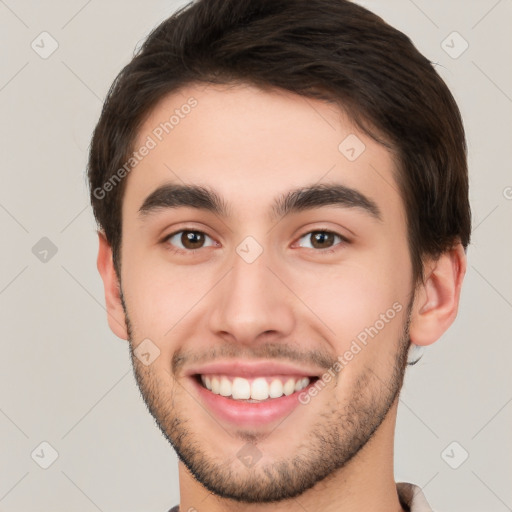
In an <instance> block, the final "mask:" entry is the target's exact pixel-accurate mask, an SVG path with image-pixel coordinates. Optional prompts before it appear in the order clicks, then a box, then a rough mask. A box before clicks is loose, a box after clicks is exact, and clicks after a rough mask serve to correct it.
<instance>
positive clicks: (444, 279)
mask: <svg viewBox="0 0 512 512" xmlns="http://www.w3.org/2000/svg"><path fill="white" fill-rule="evenodd" d="M465 273H466V254H465V252H464V248H463V247H462V245H461V244H460V243H458V244H456V245H455V246H454V247H453V248H452V249H450V250H449V251H447V252H445V253H443V254H442V255H441V256H440V257H439V258H438V259H437V260H435V261H429V262H428V263H427V264H426V265H425V281H424V282H423V283H422V284H420V285H419V286H418V288H417V289H416V294H415V298H414V305H413V308H412V312H411V324H410V329H409V334H410V339H411V343H413V344H415V345H420V346H422V345H430V344H431V343H434V342H435V341H437V340H438V339H439V338H440V337H441V335H442V334H443V333H444V332H445V331H446V330H447V329H448V327H450V325H451V324H452V323H453V321H454V320H455V317H456V316H457V311H458V308H459V300H460V292H461V287H462V281H463V279H464V275H465Z"/></svg>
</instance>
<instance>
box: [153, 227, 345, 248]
mask: <svg viewBox="0 0 512 512" xmlns="http://www.w3.org/2000/svg"><path fill="white" fill-rule="evenodd" d="M184 231H188V232H192V233H201V234H202V235H205V236H207V237H208V238H210V239H211V240H212V241H213V242H214V244H212V245H209V246H206V247H199V248H198V249H182V248H180V247H175V246H173V245H171V244H170V243H168V242H169V239H170V238H172V237H173V236H175V235H177V234H178V233H182V232H184ZM312 233H329V234H332V235H334V236H337V237H339V238H340V239H341V242H339V243H337V244H335V245H334V246H333V247H326V248H325V249H315V248H312V247H302V248H304V249H312V250H313V251H314V252H318V253H326V252H329V253H332V252H333V251H335V250H336V247H337V246H339V245H344V244H350V243H351V241H350V239H349V238H348V237H346V236H344V235H342V234H341V233H338V232H337V231H334V230H332V229H329V228H324V227H319V228H313V229H309V230H307V231H304V232H303V233H302V234H301V235H300V236H299V237H298V238H296V239H295V240H296V241H295V242H294V243H293V245H295V244H296V243H297V242H298V241H299V240H300V239H301V238H304V237H305V236H306V235H311V234H312ZM161 243H163V244H167V245H168V246H169V248H171V250H172V251H174V252H176V253H181V254H195V253H196V252H197V251H199V250H200V249H206V248H207V247H213V246H215V245H216V244H218V242H217V241H216V240H215V239H214V238H213V237H211V236H210V235H209V234H208V233H206V232H205V231H203V230H201V229H196V228H194V227H190V226H185V227H181V228H180V229H177V230H174V231H173V232H171V233H169V234H167V235H165V236H164V237H163V239H162V240H161ZM299 247H301V246H299Z"/></svg>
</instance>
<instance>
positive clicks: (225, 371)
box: [186, 360, 323, 377]
mask: <svg viewBox="0 0 512 512" xmlns="http://www.w3.org/2000/svg"><path fill="white" fill-rule="evenodd" d="M186 373H187V375H198V374H199V375H231V376H233V377H267V376H269V377H270V376H272V375H304V376H306V377H318V376H320V375H321V374H322V373H323V371H321V370H320V371H319V370H318V368H312V367H309V368H308V367H305V366H302V367H300V366H294V365H292V364H289V363H278V362H276V361H248V360H229V361H228V360H226V361H217V362H215V363H210V364H205V365H202V366H194V367H192V368H190V369H189V370H188V371H187V372H186Z"/></svg>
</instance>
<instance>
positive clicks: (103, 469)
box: [0, 0, 512, 512]
mask: <svg viewBox="0 0 512 512" xmlns="http://www.w3.org/2000/svg"><path fill="white" fill-rule="evenodd" d="M361 3H362V4H363V5H365V6H366V7H368V8H369V9H371V10H373V11H374V12H376V13H377V14H379V15H381V16H382V17H383V18H384V19H385V20H386V21H388V22H389V23H391V24H392V25H393V26H395V27H397V28H398V29H400V30H402V31H403V32H405V33H406V34H407V35H408V36H409V37H411V39H412V40H413V42H414V43H415V45H416V46H417V47H418V49H419V50H420V51H421V52H422V53H424V55H426V56H427V57H428V58H429V59H430V60H431V61H432V62H434V63H436V69H437V71H438V72H439V73H440V75H441V76H442V77H443V79H444V80H445V81H446V82H447V84H448V86H449V87H450V89H451V91H452V92H453V94H454V96H455V98H456V100H457V102H458V104H459V106H460V109H461V112H462V115H463V118H464V121H465V127H466V130H467V140H468V147H469V164H470V188H471V192H470V196H471V203H472V210H473V223H474V230H473V239H472V244H471V246H470V248H469V251H468V272H467V275H466V279H465V283H464V286H463V291H462V300H461V304H460V309H459V315H458V318H457V320H456V322H455V324H454V325H453V326H452V327H451V328H450V329H449V331H448V332H447V333H446V334H445V335H444V336H443V337H442V338H441V340H439V341H438V342H437V343H435V344H434V345H433V346H431V347H429V348H428V350H427V351H426V352H425V354H424V356H423V358H422V360H421V361H420V362H419V363H418V364H417V365H416V366H414V367H411V368H410V369H409V370H408V372H407V377H406V382H405V385H404V389H403V392H402V396H401V402H400V409H399V415H398V424H397V432H396V457H395V472H396V479H397V480H405V481H409V482H414V483H416V484H418V485H420V486H421V487H422V488H423V489H424V492H425V494H426V496H427V498H428V500H429V501H430V503H431V505H432V506H433V507H434V509H436V510H439V511H453V512H458V511H460V512H462V511H464V512H470V511H485V512H502V511H506V510H512V485H511V477H512V437H511V433H512V429H511V426H512V403H511V402H512V386H511V383H512V378H511V371H510V365H511V363H510V361H511V359H512V339H511V338H512V337H511V328H512V321H511V319H512V314H511V313H512V272H511V271H510V264H511V262H512V257H511V256H512V236H511V235H512V231H511V217H512V173H511V161H512V139H511V131H512V130H511V126H512V71H511V69H512V68H511V66H510V62H512V31H511V30H510V26H511V24H512V1H511V0H500V1H497V0H466V1H462V0H460V1H453V0H452V1H444V0H428V1H427V0H414V1H413V0H380V1H376V0H373V1H366V2H361ZM180 5H183V3H180V2H174V1H162V0H153V1H149V2H142V1H139V2H136V1H134V0H130V1H127V0H125V1H121V0H107V1H99V0H89V1H86V0H67V1H64V0H47V1H45V2H39V1H36V0H32V1H30V0H25V1H22V0H18V1H17V0H0V56H1V66H0V113H1V123H0V142H1V153H0V158H1V161H0V162H1V165H0V172H1V186H0V226H1V251H0V314H1V323H0V329H1V339H0V343H1V351H0V376H1V385H0V449H1V450H0V510H1V511H4V512H14V511H16V512H18V511H38V512H49V511H52V512H58V511H70V510H73V511H76V512H79V511H80V512H81V511H83V512H94V511H97V510H100V511H104V512H107V511H125V512H129V511H142V510H144V511H150V510H152V511H155V512H159V511H165V510H167V509H168V508H170V507H171V506H172V505H175V504H176V503H178V501H179V488H178V478H177V461H176V456H175V454H174V452H173V450H172V448H171V447H170V445H169V444H168V443H167V441H166V440H165V439H164V437H163V436H162V434H161V433H160V431H159V430H158V428H157V427H156V425H155V424H154V421H153V418H152V417H151V416H150V414H149V413H148V412H147V410H146V408H145V406H144V404H143V402H142V399H141V397H140V394H139V391H138V388H137V386H136V384H135V381H134V378H133V375H132V370H131V365H130V360H129V354H128V347H127V343H126V342H125V341H121V340H119V339H117V338H116V337H115V336H114V335H113V334H112V333H111V331H110V330H109V328H108V325H107V320H106V313H105V310H104V298H103V288H102V282H101V280H100V276H99V274H98V273H97V270H96V252H97V237H96V234H95V222H94V219H93V216H92V211H91V208H90V206H89V201H88V191H87V186H86V180H85V165H86V158H87V149H88V145H89V142H90V135H91V132H92V129H93V128H94V125H95V123H96V121H97V119H98V116H99V113H100V109H101V106H102V101H103V99H104V97H105V94H106V92H107V90H108V88H109V86H110V84H111V82H112V80H113V79H114V77H115V76H116V74H117V73H118V72H119V71H120V69H121V68H122V66H124V65H125V64H126V63H127V62H128V61H129V60H130V58H131V56H132V52H133V50H134V48H135V47H136V46H137V45H139V44H140V43H141V41H142V40H143V39H144V37H145V36H146V35H147V34H148V33H149V31H150V30H151V29H152V28H154V27H155V26H156V25H157V24H158V23H159V22H160V21H162V20H164V19H165V18H166V17H168V16H169V15H170V14H171V13H172V12H173V11H174V10H176V8H177V7H178V6H180ZM43 32H45V34H42V33H43ZM454 32H456V34H454ZM466 46H467V48H466ZM52 51H53V53H51V52H52ZM50 53H51V54H50ZM41 443H43V444H41ZM42 466H48V467H47V468H46V469H44V468H43V467H42Z"/></svg>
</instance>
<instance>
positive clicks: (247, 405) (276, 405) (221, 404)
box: [191, 377, 314, 427]
mask: <svg viewBox="0 0 512 512" xmlns="http://www.w3.org/2000/svg"><path fill="white" fill-rule="evenodd" d="M191 380H192V382H193V384H194V386H195V387H196V389H197V392H198V394H199V396H200V398H201V400H202V401H203V402H204V403H205V404H206V406H207V408H208V409H209V410H210V411H212V412H213V413H214V415H215V416H216V417H218V418H219V419H221V420H223V421H225V422H227V423H231V424H234V425H238V426H242V427H254V426H258V425H266V424H269V423H272V422H273V421H276V420H279V419H281V418H283V417H286V416H288V415H289V414H291V412H292V411H293V410H294V409H295V408H296V407H297V406H298V405H301V403H300V402H299V395H300V394H301V393H303V392H307V391H308V388H309V387H310V386H312V385H313V384H314V381H313V382H310V383H309V384H308V385H307V386H306V387H305V388H304V389H301V390H300V391H295V392H294V393H292V394H291V395H288V396H287V395H283V396H282V397H280V398H271V399H268V400H265V401H262V402H259V403H257V402H243V401H240V400H233V399H232V398H227V397H225V396H222V395H216V394H215V393H212V392H211V391H210V390H208V389H206V388H205V387H204V386H202V385H201V384H199V382H198V381H197V380H196V378H195V377H192V378H191Z"/></svg>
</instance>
